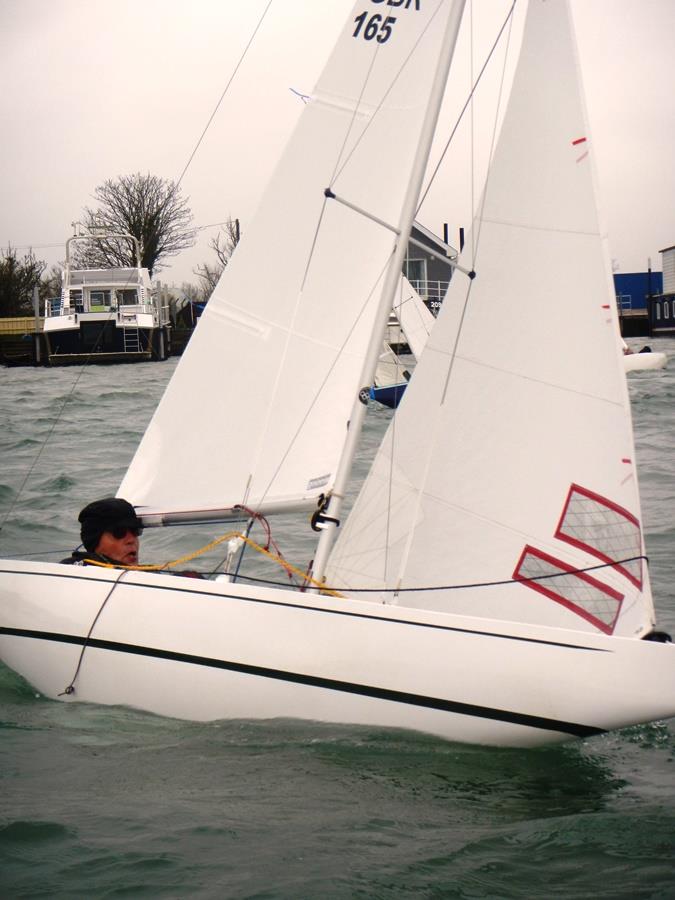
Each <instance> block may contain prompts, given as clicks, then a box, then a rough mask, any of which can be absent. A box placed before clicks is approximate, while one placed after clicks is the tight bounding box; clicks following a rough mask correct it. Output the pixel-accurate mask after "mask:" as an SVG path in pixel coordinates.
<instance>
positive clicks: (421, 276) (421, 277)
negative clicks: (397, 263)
mask: <svg viewBox="0 0 675 900" xmlns="http://www.w3.org/2000/svg"><path fill="white" fill-rule="evenodd" d="M403 272H404V274H405V277H406V278H407V279H408V281H409V282H410V284H412V286H413V287H414V288H415V290H416V291H417V293H418V294H420V296H422V297H424V295H425V294H426V286H427V261H426V259H407V260H406V261H405V263H404V265H403Z"/></svg>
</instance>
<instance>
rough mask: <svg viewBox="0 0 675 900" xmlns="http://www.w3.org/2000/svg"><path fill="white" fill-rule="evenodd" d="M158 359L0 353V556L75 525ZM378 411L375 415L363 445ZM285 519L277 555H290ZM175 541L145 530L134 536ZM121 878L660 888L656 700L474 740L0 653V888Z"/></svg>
mask: <svg viewBox="0 0 675 900" xmlns="http://www.w3.org/2000/svg"><path fill="white" fill-rule="evenodd" d="M634 343H635V344H639V343H640V342H639V341H635V342H634ZM651 343H652V346H653V347H654V349H665V350H666V352H668V353H669V355H670V356H671V359H672V363H671V367H670V369H666V370H665V371H661V372H652V373H648V374H641V375H631V376H630V379H629V384H630V390H631V398H632V402H633V414H634V421H635V431H636V442H637V456H638V460H639V463H640V467H641V468H640V471H641V486H642V501H643V517H644V522H645V530H646V540H647V550H648V554H649V556H650V560H651V575H652V583H653V588H654V593H655V596H656V602H657V608H658V611H659V619H660V622H659V624H660V625H661V626H662V627H665V628H666V629H667V630H670V631H671V633H675V597H674V596H673V593H674V588H673V586H674V585H675V465H674V459H673V457H674V453H673V449H674V448H675V341H671V340H655V341H652V342H651ZM173 366H174V361H169V362H168V363H154V364H153V363H149V364H140V365H135V366H115V367H110V368H104V367H101V368H94V367H92V368H90V369H85V370H73V369H62V370H53V371H49V370H34V369H0V429H1V430H0V460H1V465H0V523H3V522H4V524H3V525H2V531H0V555H1V556H10V557H11V556H15V555H17V554H27V555H29V556H34V557H37V556H38V555H40V554H48V555H47V558H50V559H58V558H60V557H62V556H64V555H66V554H67V552H69V551H70V549H71V548H72V547H74V546H75V545H76V544H77V543H78V535H77V529H76V528H75V519H76V514H77V511H78V510H79V509H80V508H81V506H83V505H84V503H86V502H88V501H89V500H91V499H92V498H95V497H98V496H103V495H106V494H110V493H113V492H114V490H115V489H116V487H117V485H118V484H119V481H120V479H121V475H122V473H123V471H124V469H125V468H126V465H127V463H128V461H129V459H130V458H131V455H132V453H133V450H134V448H135V446H136V443H137V441H138V439H139V437H140V435H141V433H142V431H143V429H144V427H145V424H146V422H147V420H148V418H149V416H150V414H151V412H152V409H153V408H154V405H155V404H156V402H157V399H158V398H159V396H160V395H161V392H162V389H163V387H164V384H165V383H166V381H167V379H168V377H169V376H170V373H171V371H172V370H173ZM209 414H210V411H209V410H204V415H209ZM388 415H389V414H388V413H386V412H384V411H380V412H379V413H377V414H375V415H373V416H371V417H370V422H369V427H368V434H367V441H366V444H367V446H366V450H365V451H364V456H367V453H368V450H369V449H370V448H372V446H374V444H375V442H376V440H377V438H378V435H379V434H381V432H382V430H383V427H384V424H385V422H386V419H387V416H388ZM361 465H362V467H363V466H364V465H365V459H364V460H362V463H361ZM5 519H6V521H4V520H5ZM209 536H211V535H210V534H209V533H207V532H205V533H202V534H199V535H197V536H195V537H194V538H193V539H192V540H193V542H194V546H195V547H197V546H199V545H200V544H201V543H203V542H204V540H203V539H204V538H208V537H209ZM303 540H304V538H303V537H302V536H301V535H300V534H299V533H298V534H296V535H291V540H290V546H289V543H288V542H286V543H285V544H284V546H283V549H284V550H285V551H286V552H287V553H288V555H289V557H290V558H293V557H294V553H296V552H298V553H300V554H301V555H300V561H301V562H305V554H304V548H303ZM176 541H178V535H177V534H176V533H173V532H170V531H169V532H166V533H164V534H162V533H160V532H156V533H155V534H152V533H146V535H145V536H144V538H143V545H144V552H145V554H146V555H147V556H148V557H149V558H157V557H159V558H163V555H164V554H168V555H169V556H170V555H171V553H173V552H176V551H178V550H183V549H184V547H183V546H182V545H180V547H179V546H178V545H177V544H176ZM118 896H119V897H162V898H174V897H175V898H184V897H200V898H201V897H209V898H210V897H218V898H220V897H227V898H317V897H318V898H323V897H326V898H351V897H363V898H386V900H389V898H400V897H410V896H419V897H424V898H446V897H448V898H453V897H462V898H478V897H489V898H501V897H504V898H511V897H528V898H529V897H542V898H545V897H564V898H586V897H591V896H593V897H601V898H615V897H622V898H670V897H674V898H675V722H674V721H671V722H668V723H660V724H656V725H651V726H646V727H640V728H634V729H629V730H626V731H624V732H620V733H617V734H611V735H606V736H603V737H598V738H592V739H590V740H586V741H583V742H580V743H577V744H571V745H566V746H564V747H557V748H553V749H544V750H536V751H524V750H518V751H515V750H498V749H484V748H478V747H469V746H460V745H453V744H447V743H444V742H442V741H439V740H436V739H434V738H429V737H425V736H418V735H411V734H402V733H397V732H390V731H383V730H379V729H368V728H354V727H348V726H333V725H312V724H307V723H298V722H277V721H275V722H262V723H260V722H224V723H215V724H208V725H204V724H197V725H196V724H190V723H184V722H176V721H172V720H167V719H162V718H159V717H154V716H150V715H145V714H141V713H137V712H133V711H129V710H127V709H122V708H112V709H111V708H102V707H94V706H87V705H82V704H60V703H55V702H51V701H47V700H44V699H42V698H40V697H37V696H35V693H34V692H33V691H32V690H31V689H30V687H29V686H28V685H26V684H25V683H24V682H22V681H21V680H20V679H19V678H18V677H17V676H15V675H14V674H13V673H11V672H10V671H9V670H7V669H4V668H2V667H0V897H2V898H14V897H17V898H18V897H50V898H51V897H57V898H66V897H96V898H98V897H118Z"/></svg>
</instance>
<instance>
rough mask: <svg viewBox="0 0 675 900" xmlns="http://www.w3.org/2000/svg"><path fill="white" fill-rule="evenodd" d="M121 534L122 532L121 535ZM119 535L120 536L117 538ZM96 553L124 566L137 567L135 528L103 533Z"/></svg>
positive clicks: (136, 536) (136, 533) (136, 532)
mask: <svg viewBox="0 0 675 900" xmlns="http://www.w3.org/2000/svg"><path fill="white" fill-rule="evenodd" d="M122 532H124V533H123V534H122ZM119 535H122V536H121V537H119ZM96 553H100V554H101V556H107V557H108V559H112V560H114V562H118V563H122V565H124V566H137V565H138V530H137V529H136V528H116V529H115V530H114V532H112V531H104V532H103V534H102V535H101V539H100V540H99V542H98V544H97V546H96Z"/></svg>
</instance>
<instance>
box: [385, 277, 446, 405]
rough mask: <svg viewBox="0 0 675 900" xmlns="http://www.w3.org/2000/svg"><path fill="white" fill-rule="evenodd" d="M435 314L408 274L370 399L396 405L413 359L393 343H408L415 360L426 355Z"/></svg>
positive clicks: (392, 318)
mask: <svg viewBox="0 0 675 900" xmlns="http://www.w3.org/2000/svg"><path fill="white" fill-rule="evenodd" d="M434 321H435V319H434V315H433V313H432V312H431V311H430V310H429V308H428V307H427V305H426V304H425V302H424V301H423V300H422V298H421V297H420V295H419V294H418V293H417V291H416V290H415V288H414V287H413V286H412V285H411V283H410V282H409V281H408V279H407V278H406V277H405V275H403V276H401V284H400V288H399V291H398V293H397V296H396V300H395V302H394V307H393V309H392V312H391V315H390V316H389V323H388V325H387V339H386V340H385V342H384V347H383V352H382V354H381V355H380V359H379V361H378V364H377V369H376V371H375V383H374V384H373V386H372V387H371V389H370V399H371V400H377V402H378V403H382V404H383V405H384V406H389V407H390V408H391V409H396V407H397V406H398V404H399V403H400V400H401V397H402V396H403V393H404V392H405V389H406V387H407V385H408V381H409V380H410V377H411V372H410V360H404V359H402V358H401V356H400V355H399V354H397V353H395V352H394V350H393V347H392V345H395V346H397V347H400V346H406V347H407V348H408V349H409V351H410V354H411V356H412V357H413V358H414V360H415V362H416V361H417V360H418V359H419V358H420V356H421V355H422V351H423V350H424V347H425V344H426V342H427V338H428V337H429V334H430V332H431V329H432V327H433V324H434Z"/></svg>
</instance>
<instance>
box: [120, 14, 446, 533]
mask: <svg viewBox="0 0 675 900" xmlns="http://www.w3.org/2000/svg"><path fill="white" fill-rule="evenodd" d="M451 6H452V3H451V0H434V2H424V3H420V2H419V0H411V2H405V3H400V4H398V5H396V6H395V7H394V6H392V5H391V4H385V3H382V2H381V0H380V2H377V0H359V2H357V3H356V4H355V6H354V9H353V11H352V15H351V16H350V18H349V20H348V22H347V25H346V26H345V28H344V30H343V32H342V34H341V36H340V38H339V39H338V42H337V44H336V46H335V49H334V51H333V53H332V55H331V57H330V59H329V61H328V63H327V66H326V68H325V70H324V72H323V74H322V75H321V77H320V79H319V82H318V84H317V86H316V88H315V90H314V93H313V96H312V99H311V100H310V102H309V103H308V104H307V105H306V106H305V108H304V109H303V113H302V115H301V118H300V120H299V122H298V125H297V127H296V129H295V132H294V134H293V136H292V138H291V140H290V142H289V144H288V146H287V148H286V151H285V153H284V155H283V156H282V158H281V160H280V162H279V165H278V168H277V171H276V172H275V174H274V176H273V178H272V180H271V183H270V185H269V187H268V189H267V191H266V193H265V195H264V198H263V200H262V203H261V206H260V209H259V211H258V213H257V215H256V216H255V218H254V220H253V221H252V222H251V223H250V224H249V225H248V226H247V227H246V228H245V233H244V236H243V238H242V240H241V242H240V244H239V246H238V247H237V249H236V252H235V253H234V256H233V258H232V260H231V262H230V263H229V265H228V266H227V268H226V269H225V271H224V273H223V276H222V278H221V279H220V282H219V284H218V286H217V288H216V289H215V291H214V294H213V296H212V297H211V299H210V301H209V303H208V306H207V308H206V310H205V312H204V314H203V316H202V318H201V320H200V322H199V324H198V327H197V329H196V331H195V333H194V335H193V336H192V338H191V340H190V343H189V345H188V347H187V349H186V351H185V354H184V356H183V357H182V359H181V361H180V364H179V366H178V368H177V371H176V373H175V375H174V378H173V379H172V381H171V383H170V384H169V387H168V388H167V391H166V393H165V395H164V397H163V399H162V401H161V403H160V405H159V407H158V409H157V412H156V413H155V416H154V417H153V419H152V421H151V423H150V425H149V427H148V429H147V432H146V434H145V436H144V438H143V440H142V442H141V444H140V447H139V449H138V452H137V454H136V456H135V457H134V459H133V461H132V464H131V466H130V468H129V471H128V472H127V475H126V477H125V478H124V480H123V482H122V485H121V486H120V489H119V494H120V496H123V497H125V498H127V499H128V500H130V501H131V502H132V503H133V504H134V505H136V506H138V507H140V510H141V512H143V513H146V514H150V513H170V512H181V511H187V512H188V514H189V515H188V518H189V517H190V515H191V514H192V513H194V512H195V511H200V510H207V511H208V510H222V509H226V508H229V507H232V506H233V505H235V504H245V505H247V506H248V507H254V508H256V509H259V510H262V511H272V510H274V509H275V508H290V507H292V506H297V505H302V504H308V503H314V502H316V499H317V498H318V497H319V495H320V494H321V493H324V492H326V491H328V490H330V488H331V485H332V483H333V478H334V473H335V469H336V464H337V460H338V458H339V456H340V454H341V451H342V446H343V443H344V441H345V437H346V432H347V424H348V420H349V412H350V409H351V406H352V403H353V400H354V397H355V396H356V393H357V392H358V390H359V388H360V387H362V386H363V385H361V384H360V383H359V382H360V378H361V370H362V367H363V360H364V357H365V353H366V347H367V343H368V338H369V335H370V333H371V331H372V328H373V317H374V310H375V308H376V305H377V302H378V300H379V299H380V294H381V290H382V283H383V280H384V272H385V269H386V266H387V262H388V260H389V259H390V258H391V254H392V249H393V246H394V242H395V240H396V236H395V234H394V233H393V232H392V231H391V230H389V229H388V228H386V227H383V225H382V224H379V223H378V222H376V221H374V219H373V218H369V216H373V217H376V218H378V219H380V220H382V221H383V222H385V223H388V224H392V225H396V223H397V222H398V220H399V216H400V212H401V208H402V204H403V201H404V196H405V190H406V184H407V179H408V173H409V172H410V170H411V167H412V164H413V160H414V157H415V153H416V150H417V146H418V143H419V140H420V133H421V129H422V123H423V119H424V114H425V109H426V103H427V98H428V96H429V93H430V85H431V83H432V80H433V76H434V73H435V71H436V69H437V66H438V57H439V52H440V46H441V39H442V36H443V31H444V27H443V26H444V23H445V20H446V19H447V18H448V13H449V10H450V8H451ZM329 186H330V187H331V188H332V189H333V190H334V191H335V192H336V193H337V194H338V195H339V196H340V197H343V198H345V199H346V200H348V201H349V202H350V203H352V204H355V205H356V206H357V207H359V208H361V209H363V210H365V211H366V212H367V213H368V216H367V215H362V214H360V213H358V212H355V211H354V210H353V209H351V208H348V207H347V206H345V205H342V204H341V203H338V202H336V201H329V200H326V198H325V196H324V190H325V189H326V188H328V187H329Z"/></svg>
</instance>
